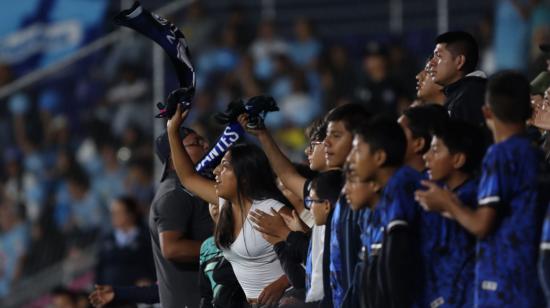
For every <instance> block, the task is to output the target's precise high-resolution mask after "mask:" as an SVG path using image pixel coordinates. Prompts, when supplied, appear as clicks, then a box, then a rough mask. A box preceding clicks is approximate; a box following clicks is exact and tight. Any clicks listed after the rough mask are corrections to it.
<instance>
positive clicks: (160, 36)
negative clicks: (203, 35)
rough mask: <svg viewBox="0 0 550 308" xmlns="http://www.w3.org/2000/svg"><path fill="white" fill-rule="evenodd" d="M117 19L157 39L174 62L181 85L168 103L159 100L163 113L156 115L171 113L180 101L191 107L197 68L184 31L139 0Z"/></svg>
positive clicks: (119, 22)
mask: <svg viewBox="0 0 550 308" xmlns="http://www.w3.org/2000/svg"><path fill="white" fill-rule="evenodd" d="M115 23H116V24H118V25H120V26H124V27H128V28H130V29H133V30H135V31H137V32H139V33H141V34H142V35H144V36H146V37H147V38H149V39H151V40H153V41H155V42H156V43H157V44H159V45H160V46H161V47H162V49H164V51H165V52H166V54H167V55H168V57H169V58H170V61H171V62H172V64H173V66H174V69H175V71H176V74H177V76H178V80H179V83H180V89H178V90H175V91H174V92H172V93H170V96H168V99H167V102H166V104H159V109H161V113H160V114H159V115H157V117H171V116H172V115H173V114H174V113H175V111H176V106H177V104H179V103H181V104H183V105H184V107H186V108H189V107H190V106H191V100H192V99H193V96H194V94H195V70H194V69H193V65H192V64H191V54H190V53H189V48H188V47H187V41H186V40H185V36H184V35H183V33H182V32H181V31H180V30H179V29H178V28H177V27H176V26H175V25H174V24H173V23H171V22H170V21H168V20H166V19H164V18H162V17H160V16H158V15H156V14H154V13H151V12H149V11H147V10H146V9H144V8H143V7H142V6H141V5H140V4H139V2H137V1H136V2H134V5H133V6H132V8H130V9H128V10H124V11H122V12H120V13H119V14H117V15H116V16H115Z"/></svg>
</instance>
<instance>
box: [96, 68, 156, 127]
mask: <svg viewBox="0 0 550 308" xmlns="http://www.w3.org/2000/svg"><path fill="white" fill-rule="evenodd" d="M150 91H151V89H150V83H149V82H147V80H146V79H145V78H143V77H142V76H141V75H140V73H139V70H138V66H134V65H132V64H125V65H123V66H122V67H121V69H120V73H119V77H118V80H117V82H116V83H115V84H114V85H113V86H112V87H111V88H110V89H109V90H108V91H107V94H106V99H107V102H108V103H109V106H110V109H111V111H112V112H111V114H110V115H111V118H110V120H111V122H110V123H111V128H112V130H113V133H114V135H115V136H121V135H122V132H123V131H124V129H125V128H126V127H127V126H128V125H130V124H137V125H139V126H140V127H141V128H142V129H143V130H144V131H150V130H151V127H152V123H153V122H152V119H151V117H150V116H149V114H150V112H151V105H150V104H149V95H150Z"/></svg>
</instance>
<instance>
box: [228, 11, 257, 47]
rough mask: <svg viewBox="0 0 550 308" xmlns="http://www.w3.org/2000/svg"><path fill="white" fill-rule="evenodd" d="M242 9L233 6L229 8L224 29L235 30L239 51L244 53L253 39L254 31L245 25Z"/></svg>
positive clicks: (244, 15)
mask: <svg viewBox="0 0 550 308" xmlns="http://www.w3.org/2000/svg"><path fill="white" fill-rule="evenodd" d="M245 13H246V12H245V10H244V8H243V7H241V6H239V5H233V6H232V7H231V8H229V12H228V16H227V23H226V27H230V28H233V29H235V32H236V33H237V34H238V35H237V45H238V46H239V50H241V51H244V50H246V49H247V48H248V46H249V45H250V42H251V41H252V39H254V29H252V28H251V27H250V26H249V25H247V24H246V14H245Z"/></svg>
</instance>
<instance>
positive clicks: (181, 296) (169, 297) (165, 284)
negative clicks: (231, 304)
mask: <svg viewBox="0 0 550 308" xmlns="http://www.w3.org/2000/svg"><path fill="white" fill-rule="evenodd" d="M180 136H181V139H182V143H183V146H184V147H185V150H186V151H187V153H189V156H190V157H191V159H192V160H193V162H195V163H196V162H198V161H199V160H200V159H201V158H202V156H203V155H204V154H205V153H206V151H207V150H208V145H207V143H206V142H205V141H204V139H203V138H202V137H201V136H199V135H198V134H197V133H195V132H194V131H193V130H191V129H188V128H185V127H183V126H182V127H181V128H180ZM156 151H157V156H158V157H159V158H160V160H161V161H162V162H163V163H164V164H165V171H164V174H163V176H162V180H161V183H160V184H159V187H158V189H157V192H156V194H155V197H154V199H153V202H152V204H151V210H150V214H149V229H150V232H151V241H152V246H153V256H154V260H155V267H156V272H157V279H158V286H159V295H160V303H161V306H162V307H163V308H169V307H174V308H181V307H198V306H199V301H200V292H199V288H198V269H199V250H200V246H201V243H202V242H203V241H204V240H205V239H206V238H208V237H209V236H211V235H212V229H213V224H212V219H211V218H210V214H209V212H208V205H207V204H206V203H205V202H204V201H203V200H201V199H199V198H197V197H195V196H193V195H191V194H189V193H188V192H187V191H186V190H185V189H184V188H183V187H182V186H181V184H180V181H179V179H178V177H177V175H176V172H175V170H174V168H173V165H172V161H171V159H170V147H169V144H168V138H167V135H166V133H165V134H163V135H161V136H160V137H158V138H157V140H156Z"/></svg>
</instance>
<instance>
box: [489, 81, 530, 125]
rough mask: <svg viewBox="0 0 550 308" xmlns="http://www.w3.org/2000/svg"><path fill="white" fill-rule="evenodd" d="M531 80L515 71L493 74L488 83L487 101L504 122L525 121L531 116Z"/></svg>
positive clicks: (498, 117)
mask: <svg viewBox="0 0 550 308" xmlns="http://www.w3.org/2000/svg"><path fill="white" fill-rule="evenodd" d="M529 91H530V87H529V81H528V80H527V78H525V76H523V75H522V74H520V73H518V72H514V71H503V72H500V73H497V74H495V75H493V76H492V77H491V78H490V79H489V82H488V84H487V93H486V101H487V103H488V105H489V106H490V107H491V110H492V111H493V114H494V115H495V116H496V118H497V119H499V120H500V121H502V122H504V123H525V121H527V119H529V118H530V117H531V112H532V110H531V97H530V95H529V93H530V92H529Z"/></svg>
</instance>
